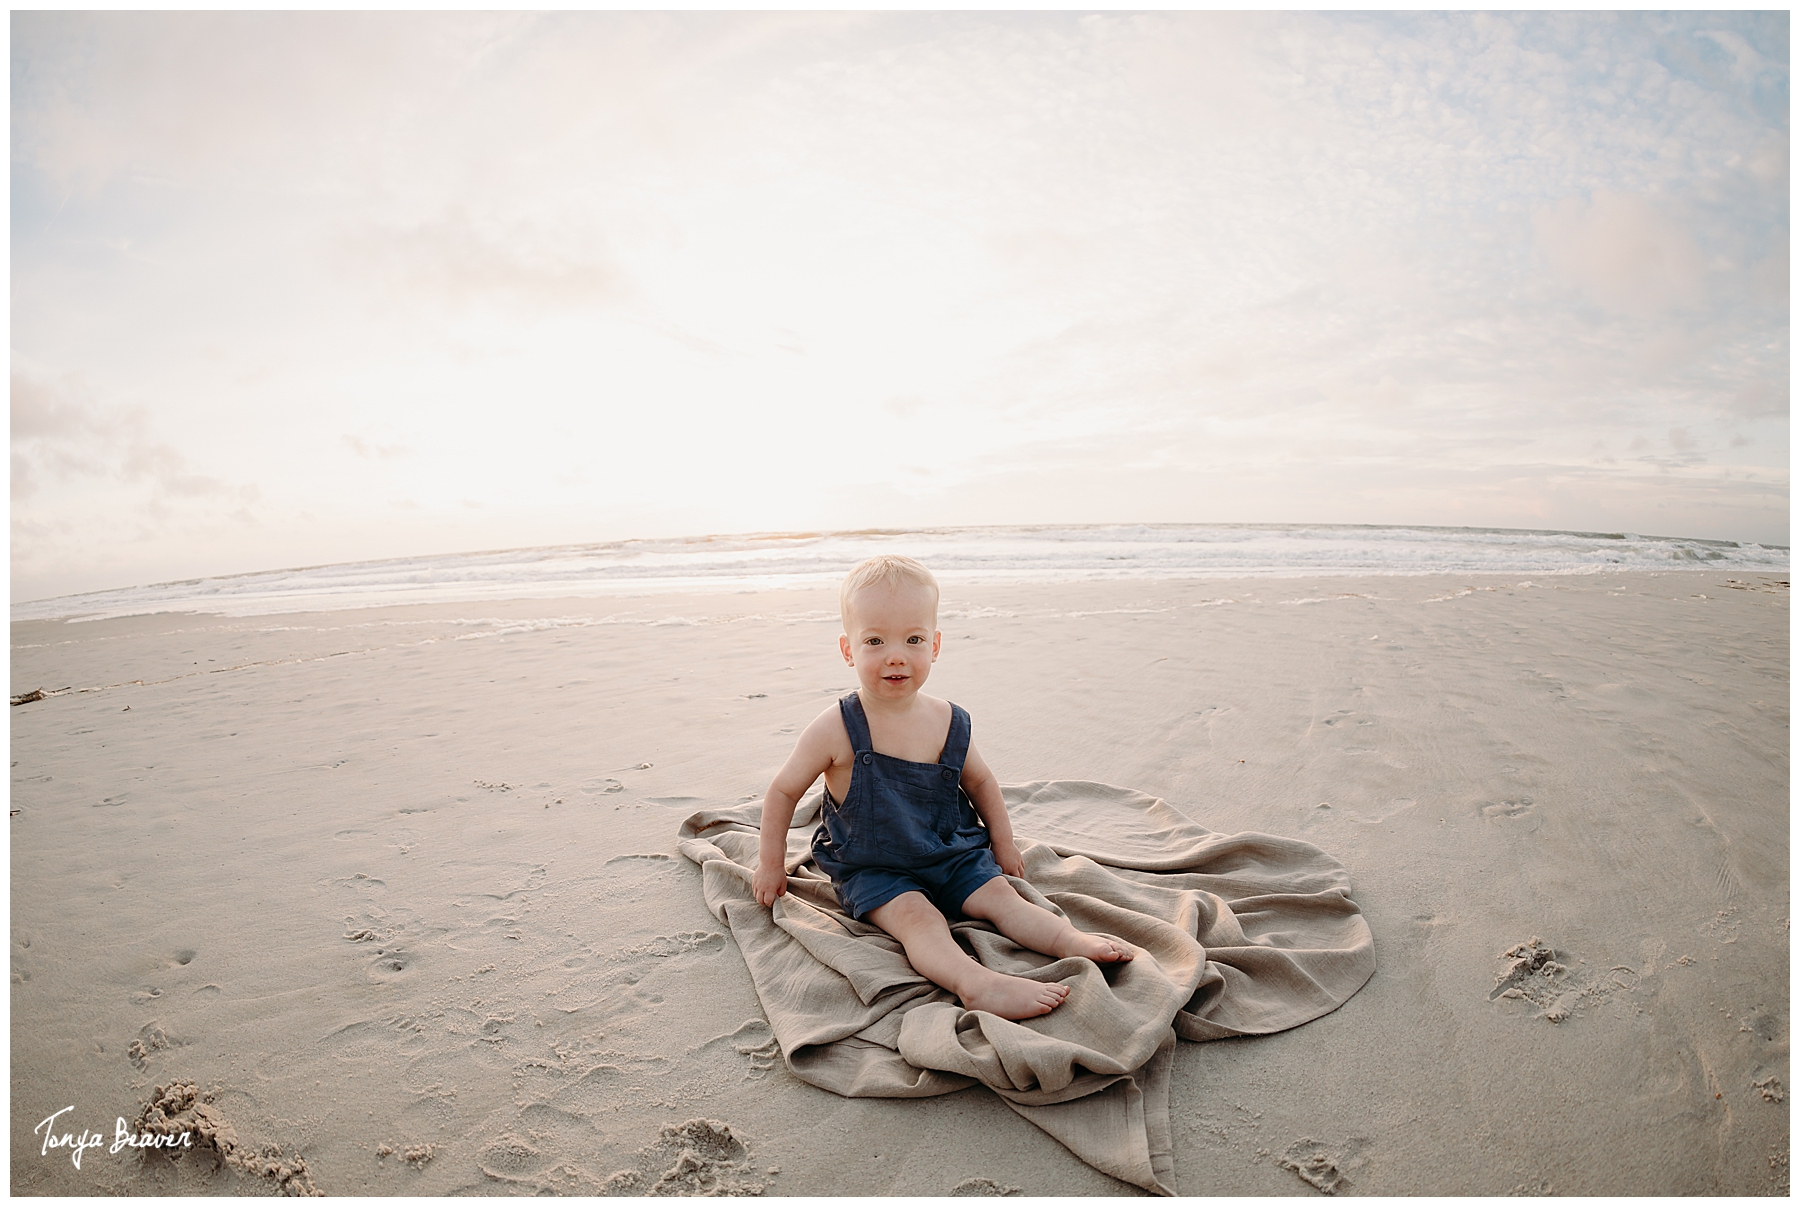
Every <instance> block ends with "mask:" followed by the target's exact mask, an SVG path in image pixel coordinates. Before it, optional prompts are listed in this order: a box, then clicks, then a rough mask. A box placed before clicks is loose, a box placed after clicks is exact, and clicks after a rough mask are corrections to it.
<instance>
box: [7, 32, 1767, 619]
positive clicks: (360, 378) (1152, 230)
mask: <svg viewBox="0 0 1800 1207" xmlns="http://www.w3.org/2000/svg"><path fill="white" fill-rule="evenodd" d="M11 23H12V24H11V55H12V72H11V79H12V98H11V99H12V163H11V180H12V245H11V260H12V298H11V316H12V331H11V338H12V497H11V498H12V502H11V516H12V595H13V598H14V599H15V600H24V599H33V598H41V597H44V596H49V595H60V594H67V593H73V592H77V591H87V590H97V589H103V588H108V587H119V586H129V585H135V584H142V583H150V582H161V581H168V580H172V579H180V578H187V577H194V576H199V575H210V574H220V573H233V572H243V571H252V570H263V569H275V568H284V567H294V566H303V565H316V564H321V563H331V562H341V561H351V560H359V559H366V558H377V557H393V556H407V555H424V554H436V553H449V552H457V551H472V550H482V549H499V548H512V547H521V546H538V545H554V544H567V543H578V542H589V541H606V540H615V539H621V538H628V537H657V536H677V535H684V534H702V533H716V532H753V531H762V532H772V531H813V530H844V529H856V528H868V527H879V528H909V527H925V526H943V525H961V524H1069V523H1084V522H1086V523H1115V522H1199V523H1204V522H1233V523H1236V522H1272V523H1274V522H1294V523H1365V524H1439V525H1473V526H1496V527H1520V528H1559V529H1573V530H1586V531H1631V532H1639V533H1643V534H1646V535H1652V534H1654V535H1668V536H1696V537H1708V538H1716V539H1729V540H1740V541H1757V542H1761V543H1764V544H1782V545H1785V544H1787V542H1788V515H1789V505H1788V490H1789V487H1788V441H1789V436H1788V356H1789V352H1788V298H1789V287H1788V260H1789V247H1788V213H1789V200H1788V176H1789V167H1788V121H1787V114H1788V14H1787V13H1785V12H1760V13H1736V14H1729V13H1716V12H1698V13H1685V14H1638V13H1536V14H1485V13H1451V14H1430V13H1405V14H1391V15H1379V14H1376V15H1370V14H1351V13H1304V14H1288V13H1253V14H1228V13H1144V14H1134V13H1125V12H1099V13H1087V14H1083V13H881V14H877V13H847V14H846V13H782V14H768V13H710V14H701V13H687V14H679V13H544V14H526V13H448V14H444V13H439V14H426V13H388V14H370V13H344V12H337V13H188V14H169V13H131V12H105V13H45V12H37V13H24V12H15V13H13V14H12V17H11Z"/></svg>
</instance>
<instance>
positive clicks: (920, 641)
mask: <svg viewBox="0 0 1800 1207" xmlns="http://www.w3.org/2000/svg"><path fill="white" fill-rule="evenodd" d="M906 644H908V645H924V644H925V639H924V638H923V637H920V636H917V635H914V636H912V637H908V638H907V639H906Z"/></svg>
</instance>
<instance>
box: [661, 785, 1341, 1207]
mask: <svg viewBox="0 0 1800 1207" xmlns="http://www.w3.org/2000/svg"><path fill="white" fill-rule="evenodd" d="M1004 792H1005V796H1006V805H1007V809H1008V811H1009V812H1010V813H1011V815H1012V819H1013V829H1014V832H1015V833H1016V834H1017V835H1018V836H1019V847H1020V850H1021V851H1022V852H1023V853H1024V856H1025V870H1026V877H1027V879H1026V880H1025V881H1021V880H1016V879H1015V880H1014V881H1013V885H1014V887H1016V888H1017V889H1018V890H1019V891H1020V892H1021V893H1023V894H1024V895H1025V896H1026V897H1028V898H1029V899H1030V900H1032V901H1035V902H1037V903H1038V904H1039V905H1043V906H1046V907H1047V908H1050V909H1053V910H1056V911H1058V912H1060V913H1062V914H1065V915H1067V916H1068V918H1069V919H1070V921H1072V922H1073V923H1074V924H1075V925H1076V926H1078V927H1080V928H1081V929H1082V930H1086V931H1093V932H1096V933H1100V934H1106V935H1111V936H1112V937H1114V938H1117V939H1123V940H1124V941H1126V942H1127V943H1129V944H1131V945H1132V946H1133V947H1134V948H1135V949H1136V951H1137V953H1138V954H1137V957H1136V958H1135V959H1134V960H1132V961H1131V962H1130V963H1126V964H1120V965H1110V966H1107V967H1105V968H1102V967H1100V966H1098V965H1096V964H1094V963H1092V962H1090V961H1088V960H1084V959H1079V958H1070V959H1063V960H1056V959H1052V958H1050V957H1049V956H1045V955H1040V954H1038V953H1037V952H1033V951H1027V950H1025V949H1023V948H1021V947H1019V946H1017V945H1016V944H1014V943H1012V942H1011V941H1010V940H1008V939H1006V938H1005V937H1003V936H1002V935H1000V934H998V933H996V932H995V931H994V930H993V929H992V928H991V927H990V926H988V925H987V924H986V923H982V922H957V923H955V924H953V925H952V927H951V929H952V931H953V933H955V935H956V936H957V939H958V941H959V942H961V943H962V944H963V945H964V946H965V947H966V948H967V949H968V950H969V951H970V953H971V954H973V955H974V956H975V958H976V959H978V960H980V961H981V962H982V963H983V964H986V965H987V966H989V967H991V968H997V969H1000V970H1001V971H1003V972H1009V973H1014V974H1016V975H1019V976H1026V977H1031V978H1033V979H1034V980H1042V981H1060V982H1062V983H1063V984H1065V985H1067V986H1068V987H1069V996H1068V998H1067V999H1066V1000H1065V1001H1064V1002H1063V1004H1062V1005H1060V1006H1058V1007H1057V1008H1056V1009H1055V1010H1053V1011H1051V1012H1050V1013H1049V1014H1047V1015H1044V1016H1043V1017H1041V1018H1034V1019H1027V1020H1025V1021H1023V1022H1008V1021H1007V1020H1005V1019H1001V1018H997V1017H995V1016H994V1015H992V1014H987V1013H983V1012H980V1011H969V1010H964V1009H963V1008H962V1006H961V1005H960V1004H959V1003H958V1002H957V1000H956V998H955V997H954V996H953V995H951V994H950V993H949V992H947V991H945V990H943V989H939V988H938V987H937V986H936V985H933V984H932V983H931V982H929V981H927V980H925V979H924V978H923V977H921V976H920V975H919V974H918V973H916V972H914V971H913V970H912V966H911V965H910V964H908V963H907V962H906V956H905V954H904V952H903V951H902V950H901V947H900V944H899V943H898V942H897V941H896V940H894V939H892V938H890V937H889V936H888V935H887V934H886V933H885V932H883V931H881V930H880V929H878V928H876V927H874V926H870V925H867V924H864V923H861V922H856V921H854V920H852V919H851V918H850V917H849V916H848V915H847V914H845V913H844V912H843V910H842V909H840V908H839V907H838V903H837V898H836V896H835V895H834V894H833V893H832V890H831V882H830V881H829V880H827V879H826V878H825V877H824V875H823V874H822V873H820V872H819V870H818V868H817V867H815V866H814V865H813V863H812V851H811V841H812V832H813V829H814V827H815V825H816V823H817V817H818V809H819V798H818V797H817V796H815V797H814V798H813V799H812V800H810V801H809V802H807V803H806V804H804V805H803V806H802V807H801V809H800V810H799V812H798V813H797V814H796V815H795V817H794V824H793V828H792V829H791V830H789V832H788V856H787V868H788V876H789V880H788V893H787V895H786V896H785V897H782V898H781V899H779V900H778V901H777V902H776V903H775V906H774V908H773V909H772V910H770V909H765V908H763V907H762V906H759V905H758V904H757V903H756V898H755V896H754V895H753V894H752V893H751V889H750V879H751V874H752V872H753V871H754V869H755V867H756V851H757V843H758V840H759V837H760V831H759V829H758V826H759V823H760V821H761V816H762V806H761V805H760V804H747V805H738V806H736V807H734V808H721V809H711V810H704V811H702V812H699V813H696V814H694V815H693V816H692V817H690V818H688V819H687V821H686V822H684V823H683V824H682V827H681V835H680V846H681V852H682V854H683V855H686V856H687V857H688V858H689V859H691V860H693V861H694V862H695V863H697V864H699V865H700V866H701V868H702V869H703V881H704V891H705V894H706V904H707V908H709V909H710V910H711V911H712V912H713V913H714V914H715V915H716V916H717V917H718V918H719V919H720V920H721V921H722V922H724V923H725V924H726V925H728V926H729V927H730V928H731V933H732V937H733V938H734V939H736V941H737V944H738V946H739V947H740V948H741V949H742V951H743V953H744V960H745V962H746V963H747V964H748V965H749V968H750V977H751V979H752V980H753V981H754V982H755V984H756V992H757V995H758V996H759V997H760V998H761V999H762V1005H763V1010H764V1012H765V1013H766V1014H767V1015H768V1017H769V1024H770V1026H771V1027H772V1028H773V1029H774V1033H775V1038H776V1039H777V1040H778V1041H779V1043H780V1045H781V1050H782V1052H783V1053H784V1055H785V1057H786V1059H787V1064H788V1067H789V1068H790V1069H792V1070H793V1072H794V1074H795V1075H796V1076H798V1077H799V1078H801V1079H802V1080H804V1081H808V1082H811V1083H812V1084H813V1085H816V1086H820V1087H822V1088H824V1089H827V1090H830V1091H832V1092H833V1093H835V1094H843V1095H846V1096H848V1097H882V1098H909V1097H925V1096H927V1095H931V1094H946V1093H949V1092H951V1091H953V1090H959V1089H962V1088H964V1087H966V1086H968V1085H970V1084H972V1083H974V1082H980V1083H982V1084H983V1085H986V1086H988V1087H989V1088H991V1089H992V1090H993V1091H994V1092H995V1093H997V1094H999V1095H1000V1096H1001V1097H1002V1098H1004V1099H1006V1101H1007V1102H1008V1103H1009V1104H1010V1105H1011V1106H1012V1108H1013V1109H1014V1110H1016V1111H1017V1112H1018V1113H1019V1114H1021V1115H1023V1116H1024V1117H1025V1118H1027V1119H1029V1120H1030V1121H1031V1122H1033V1123H1035V1124H1037V1125H1038V1126H1039V1127H1041V1128H1043V1129H1044V1130H1045V1131H1047V1132H1049V1133H1050V1134H1051V1135H1052V1136H1054V1137H1055V1138H1056V1139H1057V1140H1059V1141H1061V1142H1062V1143H1063V1144H1064V1145H1066V1146H1067V1147H1068V1148H1069V1150H1070V1151H1072V1152H1073V1153H1075V1155H1076V1156H1078V1157H1080V1158H1081V1159H1082V1160H1083V1161H1086V1162H1087V1163H1088V1164H1089V1165H1092V1166H1093V1167H1094V1168H1096V1169H1099V1170H1102V1171H1104V1172H1106V1173H1108V1174H1111V1175H1112V1176H1113V1177H1116V1178H1119V1179H1122V1180H1123V1181H1126V1182H1130V1183H1132V1184H1133V1185H1136V1186H1141V1187H1143V1188H1144V1189H1146V1190H1151V1191H1155V1192H1158V1193H1162V1194H1173V1193H1175V1179H1174V1168H1173V1158H1172V1149H1173V1141H1172V1138H1171V1135H1170V1127H1169V1069H1170V1065H1171V1063H1172V1061H1173V1055H1174V1049H1175V1039H1176V1037H1177V1036H1179V1037H1181V1038H1182V1039H1194V1040H1201V1039H1222V1038H1225V1037H1228V1036H1233V1035H1262V1034H1266V1033H1268V1032H1271V1031H1281V1030H1284V1029H1286V1028H1288V1027H1295V1026H1298V1025H1300V1024H1301V1023H1304V1022H1310V1021H1311V1020H1312V1019H1315V1018H1318V1017H1319V1016H1321V1015H1323V1014H1328V1013H1330V1012H1331V1011H1332V1010H1335V1009H1337V1007H1339V1006H1340V1005H1342V1004H1343V1003H1344V1002H1345V1001H1346V1000H1348V999H1349V998H1350V996H1351V995H1352V994H1354V993H1355V992H1356V991H1357V990H1358V989H1360V988H1362V986H1363V983H1364V982H1366V981H1367V980H1368V979H1369V976H1370V975H1371V974H1372V973H1373V972H1374V971H1375V955H1374V946H1373V943H1372V941H1371V939H1370V935H1369V926H1368V923H1367V922H1366V921H1365V920H1364V919H1363V916H1362V914H1361V912H1360V911H1359V910H1358V909H1357V907H1356V903H1355V902H1353V901H1351V900H1350V876H1349V873H1347V872H1346V871H1345V870H1344V868H1343V866H1342V865H1341V864H1339V863H1338V862H1337V861H1336V860H1334V859H1332V858H1331V857H1329V856H1328V855H1326V854H1325V853H1324V852H1323V851H1320V850H1319V849H1318V848H1317V847H1315V846H1312V845H1310V844H1308V843H1304V842H1298V841H1295V840H1294V839H1289V838H1274V837H1271V836H1270V835H1267V834H1215V833H1213V832H1211V831H1210V830H1206V829H1204V828H1202V827H1200V826H1198V825H1196V824H1195V823H1194V822H1192V821H1190V820H1188V818H1186V817H1184V816H1182V815H1181V814H1180V813H1178V812H1177V811H1175V810H1174V809H1172V808H1170V807H1169V806H1168V805H1166V804H1164V803H1163V802H1162V801H1160V800H1157V799H1155V798H1154V797H1150V796H1146V795H1144V794H1143V793H1141V792H1133V791H1131V790H1129V789H1126V788H1115V787H1113V786H1111V785H1109V784H1096V783H1089V782H1085V781H1080V780H1052V781H1042V782H1038V783H1032V784H1013V785H1009V786H1007V787H1006V788H1005V789H1004ZM1027 881H1028V882H1027Z"/></svg>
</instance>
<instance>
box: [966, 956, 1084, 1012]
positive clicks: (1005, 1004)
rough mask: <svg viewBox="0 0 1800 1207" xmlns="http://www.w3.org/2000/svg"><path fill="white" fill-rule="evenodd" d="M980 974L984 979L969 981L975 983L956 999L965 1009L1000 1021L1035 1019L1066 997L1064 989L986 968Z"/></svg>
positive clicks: (1066, 989) (1058, 1004) (1064, 987)
mask: <svg viewBox="0 0 1800 1207" xmlns="http://www.w3.org/2000/svg"><path fill="white" fill-rule="evenodd" d="M981 971H982V973H983V974H985V975H983V976H980V977H979V978H971V979H972V980H974V982H975V983H974V984H973V985H970V986H967V987H966V988H967V990H968V991H967V992H966V993H960V994H958V995H957V996H958V997H960V998H961V999H962V1004H963V1007H964V1008H965V1009H968V1010H985V1011H987V1012H988V1013H989V1014H998V1015H999V1016H1000V1017H1001V1018H1036V1017H1037V1016H1038V1015H1040V1014H1048V1013H1050V1012H1051V1011H1052V1010H1054V1009H1056V1008H1057V1007H1058V1006H1060V1005H1062V1001H1063V999H1064V998H1066V997H1068V996H1069V990H1068V988H1067V986H1064V985H1057V984H1049V985H1046V984H1044V983H1043V982H1041V981H1028V980H1026V979H1025V978H1024V977H1017V976H1007V975H1006V974H1005V973H1001V972H995V971H993V970H992V969H988V968H983V969H982V970H981Z"/></svg>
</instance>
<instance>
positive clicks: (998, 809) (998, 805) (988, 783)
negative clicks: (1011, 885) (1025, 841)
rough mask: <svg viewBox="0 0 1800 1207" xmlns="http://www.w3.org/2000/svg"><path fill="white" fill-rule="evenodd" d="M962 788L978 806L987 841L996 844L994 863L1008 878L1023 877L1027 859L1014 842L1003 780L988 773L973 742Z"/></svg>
mask: <svg viewBox="0 0 1800 1207" xmlns="http://www.w3.org/2000/svg"><path fill="white" fill-rule="evenodd" d="M962 786H963V791H964V792H967V793H968V794H969V799H970V800H971V801H973V802H974V803H975V812H977V813H979V814H981V820H982V824H984V825H986V826H987V830H988V841H989V842H990V843H991V844H992V845H993V848H994V861H995V862H996V863H998V864H999V865H1000V870H1001V871H1003V872H1005V873H1006V874H1007V875H1008V876H1021V877H1022V876H1024V875H1025V857H1024V856H1023V855H1021V854H1019V845H1018V843H1016V842H1014V841H1013V831H1012V819H1011V818H1010V817H1008V816H1007V815H1006V801H1005V799H1004V798H1003V797H1001V795H1000V781H999V780H997V779H995V778H994V773H993V772H992V771H990V770H988V765H987V761H986V760H985V759H983V758H982V757H981V755H980V754H978V753H977V752H976V750H975V746H974V744H973V743H971V744H970V746H969V753H968V757H966V758H965V759H963V773H962Z"/></svg>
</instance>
